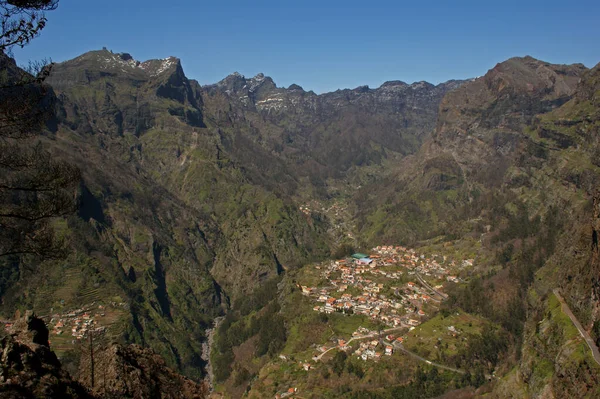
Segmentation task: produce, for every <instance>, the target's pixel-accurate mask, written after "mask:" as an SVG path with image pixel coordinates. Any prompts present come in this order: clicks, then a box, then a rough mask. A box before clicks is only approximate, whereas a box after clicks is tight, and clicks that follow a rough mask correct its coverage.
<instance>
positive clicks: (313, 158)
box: [203, 74, 463, 182]
mask: <svg viewBox="0 0 600 399" xmlns="http://www.w3.org/2000/svg"><path fill="white" fill-rule="evenodd" d="M462 83H463V82H462V81H449V82H447V83H443V84H440V85H437V86H434V85H431V84H429V83H426V82H418V83H413V84H411V85H409V84H406V83H404V82H400V81H392V82H386V83H384V84H383V85H382V86H381V87H379V88H377V89H370V88H369V87H367V86H362V87H358V88H355V89H352V90H350V89H345V90H337V91H335V92H332V93H325V94H321V95H317V94H315V93H314V92H312V91H310V92H306V91H305V90H304V89H302V88H301V87H300V86H298V85H291V86H290V87H289V88H287V89H286V88H278V87H277V86H276V85H275V83H274V82H273V80H272V79H271V78H269V77H265V76H264V75H262V74H259V75H257V76H255V77H253V78H250V79H247V78H245V77H243V76H242V75H239V74H233V75H230V76H228V77H227V78H225V79H224V80H222V81H221V82H219V83H217V84H215V85H210V86H205V87H204V88H203V89H204V90H205V92H206V96H205V101H206V106H207V108H210V109H212V110H213V112H215V113H216V116H217V118H219V117H220V118H221V119H219V120H220V121H221V122H222V124H223V126H224V128H226V127H227V126H228V124H244V125H250V126H252V127H253V129H251V130H250V131H249V132H248V135H249V136H250V137H252V139H253V140H255V141H257V142H258V143H260V144H261V146H262V147H265V148H268V149H269V150H271V151H274V152H275V154H277V155H278V157H280V158H282V159H283V160H285V161H286V163H288V169H291V170H292V171H293V172H294V173H295V174H296V175H300V176H309V177H311V178H312V181H313V182H314V181H318V180H321V179H326V178H329V177H334V178H341V177H345V176H346V172H348V171H349V170H351V169H353V168H356V167H357V166H364V165H368V164H380V163H381V162H382V161H384V160H385V159H387V158H388V157H389V156H391V155H392V154H395V153H397V154H400V155H402V156H404V155H407V154H410V153H414V152H415V151H416V150H417V149H418V147H419V145H420V144H421V142H422V140H423V139H424V138H425V137H427V135H428V134H429V133H430V131H431V130H432V129H433V127H434V121H435V118H436V114H437V108H438V104H439V102H440V101H441V99H442V97H443V96H444V94H445V93H447V92H448V91H450V90H453V89H455V88H456V87H459V86H460V85H461V84H462ZM224 102H226V103H228V104H230V105H229V108H230V109H231V112H230V113H227V115H228V118H225V113H223V111H222V110H223V109H224V108H225V107H223V103H224Z"/></svg>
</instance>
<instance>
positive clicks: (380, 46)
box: [14, 0, 600, 93]
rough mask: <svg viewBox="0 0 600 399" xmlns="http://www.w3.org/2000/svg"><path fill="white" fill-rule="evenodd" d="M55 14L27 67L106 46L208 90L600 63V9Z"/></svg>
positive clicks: (298, 0) (186, 8)
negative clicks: (509, 65) (176, 68)
mask: <svg viewBox="0 0 600 399" xmlns="http://www.w3.org/2000/svg"><path fill="white" fill-rule="evenodd" d="M47 16H48V25H47V27H46V28H45V30H44V31H43V32H42V34H41V36H40V37H38V38H36V39H35V40H34V41H33V42H32V43H31V44H30V45H28V46H27V47H25V48H24V49H22V50H15V51H14V53H15V56H16V58H17V60H18V61H19V63H26V62H27V60H29V59H40V58H52V60H53V61H57V62H60V61H64V60H67V59H70V58H74V57H76V56H78V55H80V54H82V53H84V52H86V51H89V50H95V49H100V48H102V47H107V48H108V49H111V50H113V51H114V52H128V53H130V54H131V55H132V56H133V57H134V58H135V59H138V60H141V61H144V60H146V59H151V58H164V57H167V56H170V55H173V56H176V57H179V58H180V59H181V60H182V64H183V68H184V70H185V72H186V75H187V76H188V77H190V78H193V79H197V80H198V81H199V82H200V83H201V84H208V83H214V82H217V81H219V80H221V79H222V78H223V77H225V76H226V75H228V74H230V73H232V72H234V71H238V72H240V73H242V74H244V75H246V76H254V75H256V74H257V73H259V72H263V73H265V74H266V75H269V76H271V77H272V78H273V79H274V80H275V82H276V83H277V85H278V86H286V87H287V86H289V85H290V84H292V83H296V84H299V85H301V86H303V87H304V88H305V89H306V90H314V91H316V92H318V93H321V92H325V91H332V90H336V89H338V88H354V87H357V86H360V85H365V84H366V85H369V86H370V87H378V86H379V85H380V84H381V83H383V82H385V81H387V80H403V81H405V82H409V83H411V82H414V81H420V80H426V81H429V82H432V83H438V82H442V81H446V80H449V79H463V78H469V77H475V76H480V75H483V74H485V72H486V71H487V70H488V69H490V68H492V67H493V66H494V65H495V64H496V63H498V62H501V61H503V60H505V59H507V58H510V57H513V56H523V55H531V56H533V57H536V58H539V59H543V60H545V61H549V62H553V63H575V62H581V63H583V64H585V65H586V66H588V67H592V66H594V65H595V64H597V63H598V62H600V40H598V38H599V37H600V28H599V22H598V21H599V20H600V1H572V2H567V1H565V0H561V1H553V0H547V1H537V0H521V1H511V0H504V1H488V0H480V1H460V0H454V1H427V0H420V1H418V0H413V1H410V2H402V1H375V0H371V1H352V0H346V1H336V0H320V1H312V0H295V1H292V0H289V1H288V0H278V1H260V0H255V1H248V0H246V1H234V0H229V1H219V0H215V1H197V0H189V1H188V0H170V1H154V0H144V1H142V0H119V1H116V0H105V1H88V0H60V3H59V8H58V9H57V10H55V11H52V12H49V13H48V15H47Z"/></svg>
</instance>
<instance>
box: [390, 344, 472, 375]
mask: <svg viewBox="0 0 600 399" xmlns="http://www.w3.org/2000/svg"><path fill="white" fill-rule="evenodd" d="M394 347H395V348H396V349H400V350H401V351H402V352H404V353H406V354H408V355H410V356H412V357H414V358H415V359H417V360H420V361H422V362H425V363H427V364H430V365H432V366H435V367H438V368H441V369H444V370H448V371H453V372H455V373H458V374H464V373H465V372H464V371H462V370H459V369H455V368H453V367H448V366H444V365H443V364H439V363H436V362H432V361H431V360H427V359H425V358H424V357H421V356H419V355H417V354H416V353H414V352H411V351H409V350H408V349H406V348H404V346H402V344H397V345H394Z"/></svg>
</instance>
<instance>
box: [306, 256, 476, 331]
mask: <svg viewBox="0 0 600 399" xmlns="http://www.w3.org/2000/svg"><path fill="white" fill-rule="evenodd" d="M438 258H441V259H443V260H442V263H443V264H442V263H440V262H439V261H438V260H437V259H438ZM446 263H447V258H446V257H439V256H437V255H434V256H432V257H426V256H425V255H418V254H417V253H416V251H415V250H413V249H407V248H405V247H401V246H379V247H376V248H373V253H372V254H371V255H366V254H361V253H357V254H354V255H352V257H351V258H348V259H340V260H336V261H329V262H325V263H321V264H318V265H316V266H315V267H316V268H317V269H318V270H320V273H321V277H323V278H325V279H327V281H328V282H329V283H330V284H329V286H328V287H323V288H319V287H309V286H304V285H300V288H301V289H302V293H303V294H304V295H306V296H309V297H312V298H314V299H315V301H316V302H319V303H321V304H319V305H316V306H315V307H314V308H313V309H314V310H315V311H318V312H324V313H333V312H342V313H353V314H363V315H366V316H368V317H370V318H371V319H372V320H373V321H376V322H381V323H383V324H385V325H388V326H390V327H408V328H410V327H415V326H417V325H419V324H420V322H421V320H422V319H423V318H424V317H426V316H427V314H426V312H425V311H424V310H423V307H424V306H425V305H426V304H430V305H432V306H433V307H436V306H437V305H438V304H439V303H440V302H441V301H442V300H443V299H445V297H446V296H445V294H444V293H443V292H442V288H443V287H442V285H436V286H435V287H432V286H430V285H429V284H428V283H427V282H426V281H425V280H424V279H423V277H422V276H423V275H424V276H429V277H431V278H436V279H439V280H443V279H446V280H447V281H453V282H459V281H460V280H459V279H458V278H457V277H456V276H451V275H450V273H449V269H450V268H451V267H457V265H456V263H455V262H454V261H452V262H449V264H448V265H446ZM471 264H472V261H471ZM391 266H394V267H391ZM404 273H407V275H409V276H410V275H414V276H415V278H414V280H415V281H416V282H413V281H409V282H408V283H406V284H404V285H403V286H391V287H390V286H389V284H387V282H393V281H394V280H398V279H400V278H402V276H403V274H404ZM371 276H373V277H371ZM374 280H378V281H379V282H377V281H374ZM382 280H383V281H384V282H381V281H382ZM396 285H398V284H396ZM350 288H354V290H353V291H354V292H355V295H352V294H350V293H346V291H347V290H349V289H350ZM357 291H358V292H360V294H356V292H357ZM385 292H387V294H386V293H385Z"/></svg>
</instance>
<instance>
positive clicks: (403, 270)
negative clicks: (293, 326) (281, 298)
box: [275, 246, 474, 398]
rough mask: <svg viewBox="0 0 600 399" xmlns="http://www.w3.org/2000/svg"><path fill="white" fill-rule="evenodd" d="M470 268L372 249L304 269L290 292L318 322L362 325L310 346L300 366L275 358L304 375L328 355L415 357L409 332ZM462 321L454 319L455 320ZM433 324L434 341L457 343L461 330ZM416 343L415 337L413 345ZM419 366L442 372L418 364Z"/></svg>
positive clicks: (402, 250)
mask: <svg viewBox="0 0 600 399" xmlns="http://www.w3.org/2000/svg"><path fill="white" fill-rule="evenodd" d="M473 265H474V260H473V259H467V260H461V261H456V260H452V259H449V258H448V257H447V256H445V255H438V254H431V255H429V256H427V255H425V254H421V253H419V252H417V251H416V250H414V249H409V248H406V247H403V246H378V247H375V248H373V249H372V250H371V251H370V254H364V253H355V254H353V255H352V256H349V257H347V258H344V259H338V260H329V261H325V262H321V263H318V264H313V265H309V266H306V267H305V268H303V272H302V276H301V277H300V278H298V280H297V282H296V288H297V289H299V290H301V292H302V295H304V296H305V297H307V298H308V299H309V300H310V301H311V302H312V303H313V305H312V310H313V311H314V312H319V313H321V314H323V315H324V317H326V316H329V315H334V314H335V315H339V316H337V317H342V318H343V316H347V317H349V318H351V317H353V316H354V317H356V316H360V317H361V320H363V321H366V323H364V325H360V326H358V327H357V328H356V329H355V330H354V331H353V332H352V333H351V335H350V336H348V337H344V336H341V335H340V334H336V335H335V336H332V337H331V338H330V339H329V340H328V342H327V343H324V344H315V345H314V346H313V350H312V355H308V353H306V355H307V357H306V358H305V359H304V360H300V359H298V358H297V357H296V356H293V357H291V356H289V355H285V354H281V355H280V356H279V361H280V362H283V364H285V363H288V364H289V362H290V360H292V359H293V358H295V361H296V364H297V366H296V367H299V368H300V370H304V371H305V372H309V373H310V372H312V371H311V370H313V369H315V368H318V367H317V366H318V363H319V362H321V361H324V360H325V359H326V358H325V357H326V356H328V354H329V356H328V357H327V359H329V358H331V357H332V356H334V353H335V351H343V352H345V353H346V354H347V356H349V357H350V356H352V357H354V358H356V359H360V360H359V361H361V360H362V361H364V362H375V363H378V362H379V361H380V360H382V359H383V358H384V357H388V356H389V357H391V356H392V355H393V354H394V353H395V352H396V351H401V352H405V353H407V354H409V355H412V356H415V354H414V353H412V352H411V350H410V349H409V348H410V346H411V345H409V347H407V346H406V345H407V344H409V342H408V341H407V340H411V339H413V336H414V333H413V330H414V332H415V333H417V331H418V329H419V326H420V325H421V324H423V323H425V322H427V321H428V320H431V319H432V318H433V317H434V316H436V314H437V313H438V311H439V309H440V306H441V304H442V302H443V301H444V300H446V299H447V298H448V295H447V293H446V292H444V291H445V289H444V288H445V287H447V286H448V284H456V283H461V282H462V280H461V278H459V277H458V275H459V274H461V271H463V270H464V269H466V268H470V267H472V266H473ZM457 315H458V314H457ZM462 317H464V316H460V317H458V316H457V320H458V319H460V318H462ZM448 320H450V319H448ZM434 324H435V325H437V326H438V327H436V328H438V329H437V330H435V329H434V330H433V331H432V334H433V335H434V336H436V338H435V339H436V340H440V339H442V338H443V337H455V338H454V339H458V338H459V337H460V336H461V334H462V332H461V328H458V327H455V326H454V325H451V324H449V323H439V322H436V323H434ZM446 324H448V325H446ZM461 327H462V326H461ZM436 331H437V332H436ZM421 340H422V338H421V333H419V338H418V341H421ZM439 342H441V341H439ZM310 356H312V358H311V357H310ZM417 357H419V356H418V355H417ZM391 359H392V358H390V360H391ZM298 360H300V361H299V362H298ZM419 361H423V362H426V363H428V364H430V365H431V364H433V365H435V366H436V367H442V368H445V366H444V365H440V364H437V363H434V362H432V361H429V360H427V359H424V358H420V360H419ZM455 371H457V372H461V371H460V370H455ZM297 392H298V387H297V386H292V387H291V388H289V389H288V390H287V391H283V392H279V393H277V394H276V395H275V397H276V398H285V397H293V396H295V395H297Z"/></svg>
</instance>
